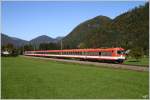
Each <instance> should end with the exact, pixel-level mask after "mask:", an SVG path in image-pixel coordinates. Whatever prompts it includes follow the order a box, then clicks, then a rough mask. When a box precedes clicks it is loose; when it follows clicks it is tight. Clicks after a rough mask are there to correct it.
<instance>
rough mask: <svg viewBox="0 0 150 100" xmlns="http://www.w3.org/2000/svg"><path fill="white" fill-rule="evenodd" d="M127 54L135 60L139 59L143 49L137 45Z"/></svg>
mask: <svg viewBox="0 0 150 100" xmlns="http://www.w3.org/2000/svg"><path fill="white" fill-rule="evenodd" d="M129 55H130V56H131V57H133V58H135V59H136V61H139V59H140V58H141V57H142V56H143V50H142V49H141V48H139V47H136V48H134V49H132V50H131V52H130V53H129Z"/></svg>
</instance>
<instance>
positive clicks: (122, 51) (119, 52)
mask: <svg viewBox="0 0 150 100" xmlns="http://www.w3.org/2000/svg"><path fill="white" fill-rule="evenodd" d="M117 54H125V51H124V50H119V51H117Z"/></svg>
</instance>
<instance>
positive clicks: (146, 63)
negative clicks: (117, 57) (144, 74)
mask: <svg viewBox="0 0 150 100" xmlns="http://www.w3.org/2000/svg"><path fill="white" fill-rule="evenodd" d="M124 64H127V65H140V66H147V67H148V66H149V58H148V57H143V58H141V59H139V61H136V59H134V58H131V57H130V58H128V59H127V60H126V61H125V62H124Z"/></svg>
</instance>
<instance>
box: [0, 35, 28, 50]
mask: <svg viewBox="0 0 150 100" xmlns="http://www.w3.org/2000/svg"><path fill="white" fill-rule="evenodd" d="M27 43H28V41H26V40H22V39H19V38H14V37H10V36H8V35H5V34H1V45H2V46H3V45H7V44H13V45H14V46H15V47H19V46H22V45H25V44H27Z"/></svg>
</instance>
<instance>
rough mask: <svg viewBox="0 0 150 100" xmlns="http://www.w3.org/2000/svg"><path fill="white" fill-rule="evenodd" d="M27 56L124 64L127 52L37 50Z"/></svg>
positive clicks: (28, 52) (118, 49)
mask: <svg viewBox="0 0 150 100" xmlns="http://www.w3.org/2000/svg"><path fill="white" fill-rule="evenodd" d="M24 55H26V56H37V57H57V58H78V59H83V60H99V61H112V62H116V63H123V61H124V60H125V56H126V54H125V50H124V49H123V48H98V49H68V50H67V49H66V50H36V51H25V52H24Z"/></svg>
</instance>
